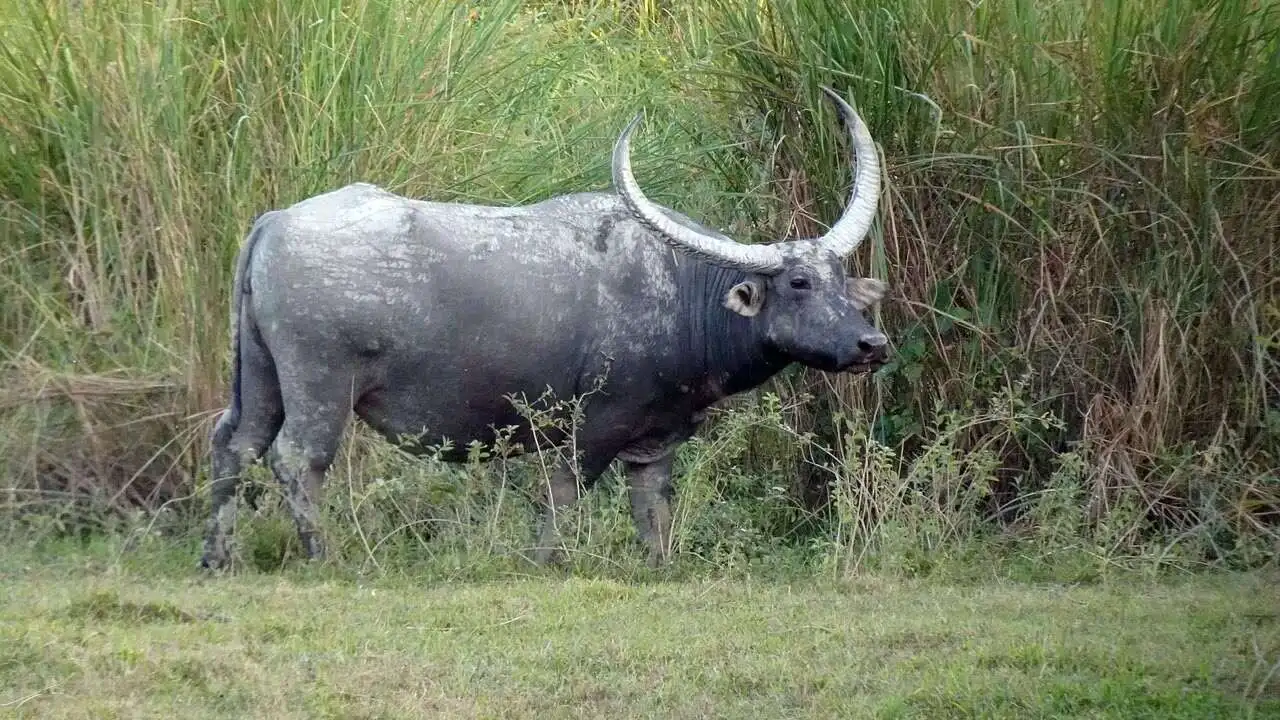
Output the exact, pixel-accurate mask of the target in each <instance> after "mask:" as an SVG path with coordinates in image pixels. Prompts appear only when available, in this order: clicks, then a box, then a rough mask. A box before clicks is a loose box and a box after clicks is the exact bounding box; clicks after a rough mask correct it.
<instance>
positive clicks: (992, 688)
mask: <svg viewBox="0 0 1280 720" xmlns="http://www.w3.org/2000/svg"><path fill="white" fill-rule="evenodd" d="M0 582H2V583H3V587H4V588H5V592H4V593H3V598H2V599H0V689H2V691H3V696H0V703H3V704H4V705H3V708H2V709H3V712H4V713H6V714H11V715H15V716H18V717H94V718H105V717H130V718H132V717H166V718H167V717H184V718H189V717H263V718H288V717H344V718H346V717H388V718H390V717H664V718H666V717H676V718H683V717H752V718H779V717H929V718H938V717H1018V718H1025V717H1116V718H1134V717H1151V718H1157V717H1158V718H1210V717H1250V716H1252V717H1277V716H1280V681H1278V679H1277V678H1276V677H1275V675H1274V674H1273V675H1272V676H1271V678H1270V682H1269V684H1266V683H1265V682H1264V679H1265V677H1266V675H1267V673H1268V672H1271V673H1274V672H1275V669H1276V665H1275V664H1276V662H1277V659H1278V658H1277V655H1278V654H1280V623H1278V622H1277V617H1278V616H1280V600H1278V599H1277V598H1280V593H1277V583H1276V579H1275V577H1274V576H1265V575H1258V574H1254V575H1213V576H1200V577H1195V578H1190V579H1180V580H1175V581H1161V582H1155V581H1144V580H1137V579H1130V580H1122V581H1108V582H1105V583H1099V584H1096V585H1091V586H1075V587H1069V586H1060V585H1035V584H1027V583H1007V582H1002V583H988V584H968V585H957V584H943V583H939V582H921V581H906V580H897V579H889V578H877V577H865V578H860V579H856V580H853V581H849V582H844V583H835V582H832V581H818V580H811V581H799V580H797V581H794V582H792V583H783V582H779V581H774V582H761V581H750V580H742V579H734V580H728V579H719V580H717V579H712V578H707V579H704V580H684V581H680V582H672V581H664V580H661V579H649V580H626V581H624V580H616V579H599V578H584V577H575V576H570V575H567V574H557V573H555V572H550V571H548V572H541V573H533V574H531V575H529V576H526V577H513V578H512V579H510V580H504V581H490V582H466V583H448V582H444V581H440V580H423V579H418V580H410V579H408V578H405V577H396V578H380V579H378V580H375V581H370V582H362V581H358V580H356V579H354V578H353V577H352V576H350V575H339V574H337V573H336V572H329V571H326V570H324V569H314V568H311V569H308V568H291V569H286V570H284V571H282V572H280V573H274V574H263V573H256V572H244V573H241V574H237V575H232V576H226V577H216V578H207V577H203V576H201V575H200V574H198V573H196V572H195V571H193V570H189V569H183V568H180V567H178V566H177V565H175V564H174V563H173V561H172V560H171V559H165V558H163V557H157V559H156V562H155V565H154V568H148V565H147V558H146V557H141V558H139V557H133V558H131V559H130V560H129V561H128V562H127V563H120V562H115V561H113V560H111V559H108V558H106V557H105V556H104V555H103V554H102V553H93V552H87V553H77V552H64V553H62V554H59V555H57V556H49V555H47V554H43V555H35V554H31V553H28V552H26V551H25V550H16V551H9V550H6V551H5V559H4V560H3V561H0Z"/></svg>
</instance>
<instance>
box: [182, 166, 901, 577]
mask: <svg viewBox="0 0 1280 720" xmlns="http://www.w3.org/2000/svg"><path fill="white" fill-rule="evenodd" d="M670 216H671V217H672V218H674V219H676V220H677V221H678V222H680V223H681V224H683V225H687V226H690V227H697V226H696V225H695V224H694V223H692V221H690V220H688V219H687V218H684V217H682V216H678V215H676V214H675V213H670ZM701 230H702V231H703V232H709V231H707V230H705V229H701ZM824 253H825V254H824ZM788 262H789V265H788V269H787V270H785V271H784V272H782V273H781V274H779V275H776V276H760V275H750V274H747V273H744V272H742V271H736V270H725V269H723V268H720V267H716V266H713V265H709V264H707V263H706V262H705V261H703V260H700V259H698V260H695V259H693V258H690V257H688V256H685V255H681V254H680V253H678V252H677V251H675V250H673V249H672V248H670V247H668V246H666V245H664V244H663V243H662V242H660V241H659V240H658V239H656V238H655V237H654V236H653V235H652V233H651V231H650V230H647V229H645V228H644V227H643V226H641V225H640V224H639V223H637V222H636V221H634V220H633V219H632V218H631V217H630V215H629V213H628V211H627V210H626V208H625V206H624V205H623V203H622V202H621V201H620V199H619V198H618V196H617V195H615V194H611V193H591V194H578V195H570V196H564V197H559V198H555V199H551V200H547V201H545V202H542V203H539V204H536V205H530V206H524V207H514V208H498V207H479V206H468V205H455V204H443V203H432V202H424V201H418V200H411V199H406V198H402V197H399V196H397V195H394V194H391V193H389V192H386V191H384V190H382V189H380V188H377V187H375V186H372V185H367V184H355V185H350V186H347V187H345V188H342V189H339V190H335V191H333V192H329V193H326V194H323V195H319V196H316V197H313V198H311V199H308V200H305V201H303V202H300V203H298V204H296V205H294V206H292V207H290V208H288V209H285V210H279V211H273V212H269V213H267V214H265V215H263V216H262V217H260V218H259V219H258V221H257V223H255V226H254V229H253V231H252V232H251V234H250V237H249V240H248V242H246V244H245V246H244V248H243V249H242V251H241V258H240V263H239V266H238V270H237V279H236V287H235V295H234V298H233V314H234V320H235V322H234V328H235V335H236V336H235V338H234V340H235V344H236V346H235V353H236V357H235V367H236V370H235V377H234V378H233V396H232V399H231V405H230V407H229V409H228V411H227V412H226V413H224V414H223V416H222V418H221V419H220V420H219V422H218V425H217V427H216V428H215V430H214V433H213V438H212V440H213V442H212V444H213V471H214V484H213V506H214V507H213V515H212V518H211V520H210V527H209V531H208V535H207V538H206V546H205V553H204V558H203V564H204V565H205V566H207V567H219V566H222V565H224V564H225V563H226V562H227V560H228V557H229V553H228V547H227V543H228V537H229V535H230V533H231V530H232V526H233V524H234V515H235V510H234V490H235V485H236V482H237V480H238V478H239V475H240V472H241V470H242V467H243V464H244V463H245V462H250V461H253V460H256V459H258V458H260V457H264V456H266V457H267V458H268V460H269V462H270V465H271V467H272V469H273V471H274V472H275V474H276V476H277V477H278V479H279V480H280V481H281V483H282V484H283V485H284V487H285V489H286V495H287V497H288V498H289V504H290V508H291V511H292V513H293V516H294V519H295V521H296V522H297V524H298V531H299V533H300V536H301V537H302V539H303V541H304V544H305V546H306V548H307V552H308V554H309V555H311V556H312V557H318V556H321V555H322V554H323V544H322V543H321V542H320V540H319V538H318V536H317V535H316V527H315V521H316V509H315V508H316V503H317V501H318V499H319V495H320V489H321V485H322V482H323V478H324V474H325V472H326V470H327V469H328V467H329V465H330V463H331V462H332V460H333V457H334V455H335V454H336V452H337V449H338V445H339V442H340V438H341V435H342V432H343V429H344V427H345V424H346V422H347V421H348V419H349V413H350V412H351V411H352V410H354V412H355V413H356V414H357V415H358V416H359V417H361V418H362V419H364V420H365V421H366V422H367V423H368V424H369V425H370V426H372V427H373V428H375V429H377V430H378V431H379V432H381V433H383V434H384V435H386V436H387V437H389V438H400V437H402V436H420V437H421V440H422V442H423V443H425V444H427V445H430V444H435V443H439V442H440V441H442V440H444V439H446V438H447V439H448V440H449V441H451V442H452V444H453V446H454V447H456V448H461V450H460V451H459V452H458V453H456V454H454V455H452V456H449V457H447V458H446V459H451V460H461V459H463V455H464V454H465V447H466V445H467V444H468V443H469V442H471V441H474V440H479V441H481V442H485V443H489V442H492V441H493V440H494V432H493V428H495V427H498V428H501V427H505V426H511V425H514V426H517V427H521V428H523V427H524V423H523V422H522V420H521V418H520V416H519V414H518V413H517V411H516V409H515V408H514V407H513V406H512V404H511V403H510V402H509V401H508V399H507V397H506V396H507V395H516V396H520V395H523V396H525V397H527V398H529V399H534V398H537V397H538V396H540V395H542V394H543V393H544V392H545V391H546V390H548V389H550V390H551V391H552V393H554V396H555V397H556V398H558V399H561V400H567V399H570V398H572V397H574V396H577V395H580V394H582V393H585V392H588V391H590V390H592V388H593V387H594V383H596V382H597V381H599V380H600V379H601V378H602V375H603V380H604V384H603V386H601V387H600V388H599V390H600V391H599V392H597V393H594V394H592V395H590V396H589V397H588V399H587V401H586V406H585V416H584V419H583V422H582V424H581V426H580V427H579V429H578V430H577V433H578V434H577V437H576V445H577V447H578V448H579V449H580V451H581V457H580V458H579V473H580V474H579V477H580V479H581V480H582V481H583V482H584V484H586V485H587V486H590V484H591V483H592V482H593V481H594V480H595V479H596V478H597V477H598V476H599V475H600V474H601V473H602V472H603V471H604V470H605V469H606V468H607V467H608V465H609V464H610V463H611V462H612V461H613V460H614V459H621V460H623V461H624V462H625V463H626V466H627V469H628V477H629V479H630V481H631V487H632V509H633V515H634V517H635V519H636V522H637V525H638V527H639V530H640V533H641V536H642V537H643V538H644V539H645V541H646V542H647V544H648V546H649V548H650V557H651V560H653V561H654V562H658V561H661V560H662V559H663V558H665V557H666V554H667V552H668V550H669V545H670V522H671V509H670V499H671V481H670V470H671V457H672V453H673V452H674V450H675V448H676V447H677V446H678V445H679V444H680V443H682V442H684V441H685V440H686V439H687V438H688V437H689V436H690V435H691V434H692V433H693V432H694V431H695V429H696V427H697V425H698V423H699V422H701V418H702V411H703V410H704V409H705V408H706V407H707V406H708V405H710V404H712V403H714V402H716V401H717V400H719V399H721V398H723V397H725V396H727V395H730V394H733V393H736V392H741V391H743V390H747V389H750V388H752V387H755V386H757V385H759V384H760V383H761V382H764V381H765V380H766V379H768V378H769V377H770V376H771V375H773V374H774V373H776V372H777V371H778V370H780V369H781V368H783V367H785V366H786V365H787V364H788V363H790V362H792V361H799V362H802V363H805V364H808V365H811V366H813V367H818V368H822V369H827V370H840V369H845V368H849V367H854V366H861V365H865V364H867V363H874V362H877V361H880V360H882V359H883V347H884V344H885V339H884V336H883V335H881V334H880V333H879V332H878V331H876V330H875V329H874V328H872V327H871V326H870V325H868V324H867V322H866V320H865V318H863V316H862V314H861V308H862V307H864V306H865V304H866V303H867V302H869V299H868V292H870V291H868V290H867V289H866V287H864V286H859V287H861V288H862V289H861V291H859V292H854V293H853V295H851V294H850V292H851V291H850V289H849V288H850V287H852V286H849V287H846V283H847V282H848V279H847V278H846V277H845V275H844V270H843V268H842V266H841V263H840V259H839V258H837V257H835V256H834V255H832V254H830V253H829V252H825V251H823V250H821V249H820V248H814V247H807V248H806V249H805V251H804V257H792V258H789V261H788ZM799 275H803V276H804V280H805V282H806V283H808V289H805V288H801V289H796V277H797V276H799ZM744 284H746V285H744ZM743 287H748V288H749V289H750V292H747V291H744V290H742V289H741V288H743ZM873 290H874V288H873V289H872V291H873ZM879 292H880V293H883V287H882V286H881V288H880V290H879ZM802 296H803V297H802ZM855 296H856V297H855ZM734 297H738V298H740V300H733V299H732V298H734ZM875 299H878V295H877V296H876V298H875ZM735 302H738V303H739V305H740V306H739V307H737V308H736V309H735V307H734V303H735ZM741 303H746V304H747V305H750V307H749V308H747V307H745V306H741ZM606 371H607V374H605V373H606ZM516 440H517V441H520V442H524V443H525V444H526V447H529V446H530V445H529V437H528V435H527V433H526V432H525V431H524V430H521V432H519V433H518V434H517V437H516ZM268 451H269V452H268ZM548 486H549V487H548V495H549V497H548V498H547V501H548V503H547V504H548V519H547V521H546V522H545V525H544V530H543V533H542V536H541V542H540V548H539V551H538V553H537V557H538V559H539V560H541V561H546V560H549V559H550V558H551V557H552V548H553V546H554V545H555V544H556V542H557V536H556V534H555V530H554V525H555V524H554V522H553V521H552V520H553V518H554V514H555V512H556V511H557V509H559V508H563V507H565V506H567V505H568V504H570V503H572V502H574V501H575V500H576V495H577V484H576V483H575V482H574V474H573V473H572V472H571V471H570V468H568V467H567V466H562V467H560V468H559V469H558V470H557V471H556V473H555V475H554V477H552V478H551V479H550V480H549V482H548Z"/></svg>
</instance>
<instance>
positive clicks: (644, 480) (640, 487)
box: [626, 453, 675, 567]
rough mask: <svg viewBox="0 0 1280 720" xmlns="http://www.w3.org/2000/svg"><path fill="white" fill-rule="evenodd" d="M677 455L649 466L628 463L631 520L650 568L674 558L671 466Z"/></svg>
mask: <svg viewBox="0 0 1280 720" xmlns="http://www.w3.org/2000/svg"><path fill="white" fill-rule="evenodd" d="M674 458H675V453H671V454H670V455H667V456H666V457H664V458H662V459H661V460H657V461H655V462H650V463H635V462H628V463H626V467H627V484H628V485H629V486H630V487H629V491H630V495H631V519H632V520H634V521H635V524H636V529H637V530H638V531H639V532H640V539H641V540H643V541H644V544H645V545H646V546H647V547H648V548H649V567H658V566H659V565H662V564H663V563H665V562H666V561H667V559H668V558H669V557H670V556H671V499H672V496H673V495H674V490H673V489H672V486H671V467H672V464H673V462H674Z"/></svg>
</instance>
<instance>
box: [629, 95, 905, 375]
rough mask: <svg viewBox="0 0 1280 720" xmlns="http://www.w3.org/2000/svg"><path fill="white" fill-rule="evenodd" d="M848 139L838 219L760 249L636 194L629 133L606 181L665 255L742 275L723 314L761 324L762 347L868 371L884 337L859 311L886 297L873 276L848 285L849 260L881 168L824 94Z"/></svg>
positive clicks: (847, 114)
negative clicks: (846, 188)
mask: <svg viewBox="0 0 1280 720" xmlns="http://www.w3.org/2000/svg"><path fill="white" fill-rule="evenodd" d="M822 90H823V92H825V93H826V94H827V96H828V97H829V98H831V100H832V102H834V103H835V105H836V109H837V110H838V111H839V113H840V116H841V118H842V119H843V121H844V124H845V126H846V127H847V128H848V130H849V135H850V138H851V140H852V144H853V150H854V157H855V162H856V166H857V172H856V174H855V176H854V183H853V193H852V197H851V198H850V200H849V203H848V204H847V205H846V207H845V211H844V213H843V215H841V217H840V219H839V220H838V221H837V222H836V223H835V225H833V226H832V227H831V229H830V230H829V231H828V232H827V233H826V234H825V235H823V236H822V237H819V238H811V239H804V240H793V241H789V242H779V243H774V244H768V245H746V244H743V243H738V242H735V241H734V240H732V239H730V238H728V237H725V236H724V235H720V234H718V233H708V232H700V231H698V230H695V229H692V228H690V227H688V226H686V225H684V224H681V223H678V222H675V221H674V220H673V219H672V218H671V217H669V216H668V215H667V214H666V213H665V212H664V211H663V210H662V209H661V208H659V207H658V206H657V205H655V204H654V203H653V202H651V201H650V200H649V199H648V198H646V197H645V196H644V193H642V192H641V190H640V186H639V184H638V183H637V182H636V179H635V176H634V175H633V174H632V172H631V133H632V132H633V131H634V130H635V128H636V125H637V124H638V123H639V121H640V116H639V115H637V116H636V117H635V119H633V120H632V121H631V123H630V124H629V125H628V126H627V128H626V129H625V130H624V131H623V133H622V136H621V137H619V138H618V142H617V144H616V145H615V147H614V151H613V180H614V185H615V187H616V188H617V189H618V193H619V194H620V195H621V196H622V199H623V201H624V202H625V203H626V205H627V207H628V208H629V209H630V210H631V212H632V214H633V215H634V216H635V217H636V219H638V220H639V221H640V222H641V223H643V224H644V225H645V226H647V227H648V228H649V229H651V230H653V231H654V232H655V233H656V234H657V235H658V236H659V237H661V238H662V240H663V241H664V242H666V243H667V244H669V245H671V246H672V247H674V248H676V249H678V250H680V251H682V252H684V253H687V254H689V255H693V256H694V257H698V258H701V259H702V260H705V261H707V262H709V263H711V264H713V265H718V266H720V267H723V268H727V269H730V270H738V271H742V272H743V273H745V274H746V276H745V278H744V279H742V280H741V281H740V282H738V283H736V284H735V285H733V287H732V288H731V289H730V290H729V291H728V293H727V294H726V296H725V297H724V302H723V304H724V306H725V307H726V308H728V310H729V311H732V312H736V313H738V314H739V315H742V316H744V317H747V318H750V319H752V321H753V322H757V323H760V324H761V325H760V330H761V335H762V336H763V338H764V339H765V342H766V343H767V344H768V346H769V349H770V350H772V351H774V352H777V353H781V354H782V355H784V356H786V357H788V358H790V359H792V360H794V361H796V362H799V363H802V364H804V365H808V366H810V367H813V368H817V369H819V370H826V371H832V372H834V371H841V370H849V369H870V368H873V367H875V366H878V365H880V364H882V363H883V362H884V361H885V359H886V350H887V345H888V339H887V338H886V337H885V335H884V333H882V332H880V331H879V330H877V329H876V328H875V327H873V326H872V325H871V323H870V322H869V321H868V320H867V318H866V316H865V315H864V311H865V310H866V309H867V308H868V307H869V306H871V305H872V304H874V303H875V302H877V301H878V300H879V299H880V298H881V297H882V296H883V295H884V292H885V287H886V286H885V284H884V283H883V282H881V281H879V280H875V279H872V278H852V277H849V276H848V275H847V274H846V272H845V269H844V258H845V257H846V256H848V255H849V254H850V253H851V252H852V251H853V250H854V249H855V248H856V247H858V245H859V244H860V243H861V242H862V240H863V238H864V237H865V236H866V234H867V231H868V230H869V229H870V228H871V223H872V221H873V220H874V218H875V214H876V205H877V202H878V199H879V192H880V160H879V156H878V154H877V153H876V147H875V143H874V141H873V140H872V139H871V133H870V131H868V130H867V126H866V124H865V123H863V121H862V118H860V117H859V116H858V113H857V112H855V111H854V109H853V108H852V107H850V106H849V104H848V103H846V102H845V101H844V100H843V99H842V98H840V96H838V95H836V94H835V93H834V92H833V91H831V90H830V89H828V88H825V87H824V88H823V89H822Z"/></svg>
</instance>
